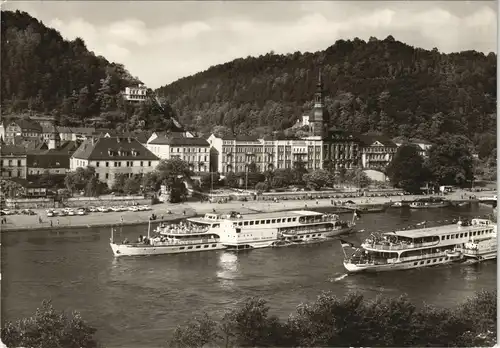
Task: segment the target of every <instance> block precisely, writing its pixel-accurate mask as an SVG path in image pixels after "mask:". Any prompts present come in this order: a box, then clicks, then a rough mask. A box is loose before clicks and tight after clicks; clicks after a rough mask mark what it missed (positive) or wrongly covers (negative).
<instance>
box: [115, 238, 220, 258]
mask: <svg viewBox="0 0 500 348" xmlns="http://www.w3.org/2000/svg"><path fill="white" fill-rule="evenodd" d="M110 246H111V250H113V254H114V256H115V257H123V256H154V255H167V254H182V253H192V252H202V251H212V250H222V249H225V248H226V247H225V246H223V245H222V244H221V243H217V242H215V243H200V244H193V245H187V244H186V245H166V246H165V245H162V246H151V245H137V244H114V243H110Z"/></svg>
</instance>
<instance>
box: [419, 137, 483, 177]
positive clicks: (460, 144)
mask: <svg viewBox="0 0 500 348" xmlns="http://www.w3.org/2000/svg"><path fill="white" fill-rule="evenodd" d="M471 148H472V144H471V142H470V141H469V139H467V138H466V137H465V136H462V135H451V134H444V135H442V136H440V137H439V138H437V139H436V140H435V145H434V146H432V147H431V148H430V150H429V157H428V159H427V161H426V165H427V167H428V168H429V170H430V173H431V175H432V177H433V179H434V180H435V181H436V182H437V183H438V184H440V185H459V186H464V185H467V184H470V183H471V181H472V179H473V172H474V168H473V163H474V162H473V158H472V154H471Z"/></svg>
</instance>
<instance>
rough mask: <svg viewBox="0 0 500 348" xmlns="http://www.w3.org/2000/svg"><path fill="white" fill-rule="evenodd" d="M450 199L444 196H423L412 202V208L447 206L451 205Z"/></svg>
mask: <svg viewBox="0 0 500 348" xmlns="http://www.w3.org/2000/svg"><path fill="white" fill-rule="evenodd" d="M450 204H451V203H450V201H447V200H444V199H442V198H436V197H430V198H422V199H419V200H416V201H415V202H411V203H410V208H411V209H429V208H445V207H448V206H449V205H450Z"/></svg>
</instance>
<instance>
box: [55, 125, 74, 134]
mask: <svg viewBox="0 0 500 348" xmlns="http://www.w3.org/2000/svg"><path fill="white" fill-rule="evenodd" d="M57 131H58V132H59V133H71V129H70V128H69V127H65V126H59V127H57Z"/></svg>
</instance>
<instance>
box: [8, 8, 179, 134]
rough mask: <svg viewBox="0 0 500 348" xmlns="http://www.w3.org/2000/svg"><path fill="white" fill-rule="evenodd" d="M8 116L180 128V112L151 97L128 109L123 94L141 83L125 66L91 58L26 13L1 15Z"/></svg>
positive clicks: (137, 127) (80, 44)
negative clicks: (47, 116)
mask: <svg viewBox="0 0 500 348" xmlns="http://www.w3.org/2000/svg"><path fill="white" fill-rule="evenodd" d="M1 15H2V19H1V22H2V23H1V31H2V50H1V58H2V62H1V67H2V79H1V84H0V91H1V105H2V114H3V116H6V115H9V114H14V113H22V112H27V113H31V114H32V113H40V114H49V113H50V114H52V115H53V116H55V118H56V121H57V122H58V123H59V124H61V125H73V126H77V125H81V126H83V125H93V126H97V127H109V128H116V129H118V130H126V129H130V130H140V129H158V130H169V129H176V128H178V127H177V125H175V124H174V120H173V119H172V117H173V116H174V111H173V109H172V107H171V106H170V105H169V104H168V103H166V101H165V100H160V101H159V102H158V101H157V100H156V98H155V97H154V95H153V93H152V91H149V98H148V99H147V100H146V102H144V103H141V104H137V105H132V104H129V103H127V102H126V101H125V100H124V98H123V96H122V94H121V93H122V92H123V91H124V90H125V87H127V86H134V85H137V84H138V83H140V80H139V79H138V78H136V77H133V76H131V75H130V73H129V72H128V71H127V70H126V69H125V67H124V66H123V65H121V64H117V63H110V62H108V61H107V60H106V59H105V58H104V57H102V56H98V57H96V56H95V55H94V53H92V52H89V51H88V50H87V48H86V46H85V43H84V42H83V40H82V39H80V38H76V39H75V40H73V41H67V40H64V39H63V38H62V37H61V35H60V34H59V32H58V31H56V30H54V29H50V28H47V27H46V26H45V25H44V24H43V23H41V22H39V21H38V20H36V19H35V18H33V17H31V16H30V15H28V14H27V13H25V12H19V11H16V12H11V11H2V13H1Z"/></svg>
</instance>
